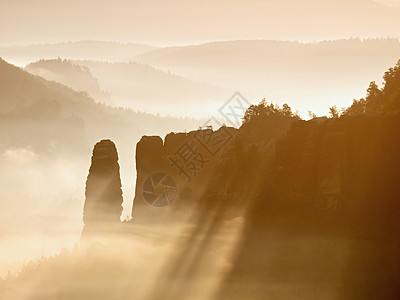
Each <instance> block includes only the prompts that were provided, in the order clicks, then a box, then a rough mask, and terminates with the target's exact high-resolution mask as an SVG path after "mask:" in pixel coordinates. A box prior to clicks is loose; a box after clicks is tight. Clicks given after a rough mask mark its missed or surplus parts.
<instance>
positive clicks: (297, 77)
mask: <svg viewBox="0 0 400 300" xmlns="http://www.w3.org/2000/svg"><path fill="white" fill-rule="evenodd" d="M399 53H400V42H399V40H398V39H389V38H388V39H368V40H360V39H344V40H333V41H323V42H316V43H300V42H290V41H274V40H242V41H227V42H212V43H206V44H201V45H193V46H182V47H168V48H162V49H157V50H153V51H150V52H146V53H143V54H140V55H137V56H136V57H134V59H135V60H136V61H138V62H142V63H148V64H151V65H152V66H154V67H156V68H162V69H164V70H169V71H171V72H174V73H176V74H179V75H182V76H184V77H185V78H189V79H191V80H198V81H202V82H208V83H212V84H217V85H220V86H222V87H226V88H233V89H235V90H240V91H242V92H243V93H244V95H247V96H248V97H250V98H255V99H260V98H262V97H267V99H270V100H273V101H277V102H279V103H280V104H282V103H285V102H287V103H289V104H290V105H291V106H292V107H296V108H299V109H301V111H302V112H303V113H304V112H305V113H306V112H307V110H308V109H313V110H314V109H315V110H316V112H317V114H326V113H328V107H329V105H330V104H332V103H336V104H337V105H338V106H348V105H350V104H351V102H352V99H353V97H361V96H362V95H363V94H364V91H365V89H366V88H367V86H366V85H365V83H366V82H369V81H370V80H371V79H374V80H377V81H378V82H379V80H380V76H381V74H382V73H383V72H384V71H385V70H386V69H388V68H389V67H390V66H392V65H393V64H394V63H396V61H397V59H398V57H399Z"/></svg>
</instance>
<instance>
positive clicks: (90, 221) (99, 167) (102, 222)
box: [82, 140, 123, 237]
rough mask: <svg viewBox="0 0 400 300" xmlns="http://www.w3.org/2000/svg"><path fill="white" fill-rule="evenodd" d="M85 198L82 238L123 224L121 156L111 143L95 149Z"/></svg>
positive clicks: (108, 141)
mask: <svg viewBox="0 0 400 300" xmlns="http://www.w3.org/2000/svg"><path fill="white" fill-rule="evenodd" d="M85 196H86V199H85V205H84V209H83V222H84V224H85V227H84V229H83V232H82V237H85V236H87V235H90V234H103V233H110V232H112V231H113V229H114V227H115V226H116V225H117V224H119V223H120V216H121V213H122V206H121V205H122V201H123V200H122V190H121V179H120V173H119V164H118V153H117V149H116V147H115V145H114V143H113V142H112V141H110V140H102V141H100V142H98V143H97V144H96V145H95V146H94V149H93V155H92V163H91V166H90V169H89V175H88V177H87V181H86V191H85Z"/></svg>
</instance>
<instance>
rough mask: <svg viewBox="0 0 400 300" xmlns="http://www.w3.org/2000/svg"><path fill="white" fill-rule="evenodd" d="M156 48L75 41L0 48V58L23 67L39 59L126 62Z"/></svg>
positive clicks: (129, 44)
mask: <svg viewBox="0 0 400 300" xmlns="http://www.w3.org/2000/svg"><path fill="white" fill-rule="evenodd" d="M155 49H157V48H156V47H153V46H149V45H143V44H133V43H117V42H106V41H77V42H65V43H54V44H33V45H25V46H9V47H0V57H2V58H3V59H5V60H7V61H10V62H12V63H13V64H17V65H19V66H25V65H26V64H28V63H30V62H34V61H37V60H39V59H54V58H58V57H61V58H66V59H91V60H100V61H128V60H129V59H130V58H131V57H132V56H134V55H139V54H142V53H144V52H147V51H150V50H155Z"/></svg>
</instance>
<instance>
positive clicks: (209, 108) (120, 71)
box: [73, 61, 234, 117]
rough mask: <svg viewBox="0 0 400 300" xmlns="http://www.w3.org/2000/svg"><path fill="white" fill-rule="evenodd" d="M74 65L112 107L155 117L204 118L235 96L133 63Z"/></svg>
mask: <svg viewBox="0 0 400 300" xmlns="http://www.w3.org/2000/svg"><path fill="white" fill-rule="evenodd" d="M73 63H74V64H78V65H80V66H83V67H87V68H89V69H90V71H91V73H92V74H93V76H94V77H96V78H97V79H98V81H99V84H100V87H101V89H103V90H106V91H108V92H109V93H110V96H111V101H112V103H114V104H115V105H118V106H123V107H131V108H133V109H135V110H140V111H146V112H150V113H154V114H155V113H160V114H164V115H165V114H170V115H179V116H196V117H200V116H207V115H210V114H212V113H214V112H216V110H217V109H218V108H219V107H220V106H221V105H222V104H223V103H224V102H225V101H226V100H227V99H229V97H230V96H231V95H232V94H233V92H234V90H229V89H222V88H220V87H218V86H215V85H212V84H203V83H201V82H195V81H191V80H188V79H186V78H184V77H182V76H178V75H175V74H172V73H171V72H166V71H162V70H159V69H156V68H153V67H152V66H149V65H145V64H140V63H136V62H129V63H123V62H115V63H106V62H98V61H73Z"/></svg>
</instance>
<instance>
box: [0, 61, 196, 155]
mask: <svg viewBox="0 0 400 300" xmlns="http://www.w3.org/2000/svg"><path fill="white" fill-rule="evenodd" d="M42 63H43V62H42ZM0 100H1V101H0V111H1V114H0V122H2V123H3V124H2V130H1V133H2V134H5V135H8V136H9V137H10V138H12V139H20V140H21V141H25V140H30V139H33V140H35V141H37V142H36V143H37V144H38V145H40V144H41V143H42V142H43V141H44V140H45V139H46V137H45V136H44V135H43V134H44V132H42V133H41V134H40V135H37V136H36V135H35V134H33V135H31V137H30V138H29V136H28V137H27V139H25V137H24V135H23V134H22V135H21V134H12V131H13V130H14V129H15V130H17V129H18V130H19V129H23V130H25V131H30V130H32V131H34V130H35V126H39V125H40V126H42V125H46V124H47V125H49V126H50V127H51V128H52V130H53V131H56V128H55V127H54V126H55V124H56V123H57V122H60V121H61V120H64V119H65V120H67V119H70V118H73V120H74V121H73V122H72V123H71V124H70V125H71V126H72V125H73V126H72V127H71V128H74V127H75V126H77V124H80V123H81V125H82V126H81V127H82V128H81V132H80V133H81V134H83V135H86V137H87V138H89V140H90V141H89V145H91V144H93V141H95V140H96V139H98V138H100V137H102V136H109V137H110V136H112V135H113V136H121V135H123V134H125V133H126V132H125V131H127V132H129V141H126V142H131V140H132V139H135V138H134V136H135V134H134V132H138V133H137V134H138V135H137V138H138V139H139V137H140V136H141V135H143V133H145V132H151V131H154V130H156V131H159V130H162V131H164V130H165V132H166V133H167V132H169V131H172V130H177V129H179V128H182V127H183V128H186V127H187V128H188V129H190V128H197V126H198V125H199V124H201V122H200V121H195V120H193V119H188V118H186V119H183V118H181V119H178V118H169V117H168V118H167V117H165V118H163V117H157V116H155V115H150V114H146V113H139V112H135V111H133V110H127V109H123V108H113V107H110V106H105V105H103V104H99V103H96V102H95V101H94V99H93V98H91V97H90V96H88V95H87V94H86V93H82V92H77V91H74V90H72V89H71V88H69V87H66V86H64V85H62V84H59V83H56V82H50V81H47V80H45V79H43V78H41V77H39V76H35V75H32V74H30V73H28V72H26V71H24V70H22V69H20V68H17V67H15V66H13V65H11V64H8V63H7V62H6V61H4V60H0ZM77 119H79V120H80V121H79V122H77ZM17 120H20V121H22V120H24V121H23V122H24V123H25V124H23V125H24V126H21V127H16V128H13V126H9V125H11V124H4V122H6V123H7V122H14V121H17ZM17 122H19V121H17ZM27 122H32V126H27V125H26V123H27ZM43 122H46V124H44V123H43ZM185 123H186V125H185ZM64 125H65V126H66V127H65V128H64V129H65V130H66V131H65V132H64V131H62V130H60V132H57V136H58V137H59V138H62V137H63V133H68V134H70V132H69V127H68V122H67V123H65V124H64ZM170 125H171V127H169V126H170ZM114 126H115V127H114ZM39 131H40V130H39ZM75 139H76V137H72V140H71V142H73V144H78V141H76V140H75ZM4 143H5V140H4V139H3V143H2V146H5V147H7V145H4ZM26 143H28V144H29V142H26ZM80 144H82V143H80ZM85 144H86V143H85ZM9 146H13V144H12V143H10V144H9Z"/></svg>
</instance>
